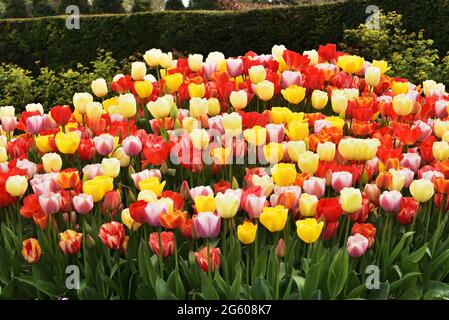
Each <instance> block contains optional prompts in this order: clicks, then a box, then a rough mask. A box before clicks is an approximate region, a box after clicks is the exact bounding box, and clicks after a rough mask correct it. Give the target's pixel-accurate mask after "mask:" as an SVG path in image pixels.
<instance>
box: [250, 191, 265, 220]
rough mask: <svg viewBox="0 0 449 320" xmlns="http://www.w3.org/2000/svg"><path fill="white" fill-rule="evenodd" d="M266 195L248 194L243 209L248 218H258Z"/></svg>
mask: <svg viewBox="0 0 449 320" xmlns="http://www.w3.org/2000/svg"><path fill="white" fill-rule="evenodd" d="M265 202H266V197H264V196H260V197H259V196H256V195H254V194H250V195H249V196H248V198H247V199H246V203H245V210H246V211H247V212H248V216H249V218H250V219H258V218H259V216H260V214H261V213H262V212H263V209H264V207H265Z"/></svg>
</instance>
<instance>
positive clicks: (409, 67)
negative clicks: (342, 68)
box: [342, 12, 447, 83]
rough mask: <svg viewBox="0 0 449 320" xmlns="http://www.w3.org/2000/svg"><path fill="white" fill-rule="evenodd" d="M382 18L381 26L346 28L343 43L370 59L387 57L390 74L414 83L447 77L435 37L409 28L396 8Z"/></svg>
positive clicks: (349, 48)
mask: <svg viewBox="0 0 449 320" xmlns="http://www.w3.org/2000/svg"><path fill="white" fill-rule="evenodd" d="M379 21H380V28H379V29H369V28H368V27H367V26H366V25H365V24H361V25H359V26H358V27H357V28H355V29H348V30H345V32H344V37H343V42H344V44H343V45H342V47H343V48H344V49H346V50H348V51H349V52H351V53H354V54H358V55H360V56H362V57H364V58H365V59H368V60H373V59H376V60H386V61H388V62H389V65H390V68H391V69H390V74H392V75H394V76H396V77H402V78H407V79H410V81H412V82H414V83H421V82H422V81H424V80H427V79H435V80H438V81H444V80H446V81H447V79H442V74H440V72H439V71H440V70H439V68H440V57H439V56H438V50H437V49H435V48H434V47H433V40H430V39H425V37H424V34H423V31H419V32H417V33H415V32H412V33H409V32H408V31H406V30H405V28H404V24H403V19H402V16H401V15H400V14H397V13H395V12H389V13H387V14H381V15H380V20H379ZM446 74H447V73H446Z"/></svg>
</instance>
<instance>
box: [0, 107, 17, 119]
mask: <svg viewBox="0 0 449 320" xmlns="http://www.w3.org/2000/svg"><path fill="white" fill-rule="evenodd" d="M15 114H16V109H15V108H14V107H13V106H5V107H0V118H6V117H14V116H15Z"/></svg>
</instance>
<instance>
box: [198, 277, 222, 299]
mask: <svg viewBox="0 0 449 320" xmlns="http://www.w3.org/2000/svg"><path fill="white" fill-rule="evenodd" d="M201 291H202V294H203V298H204V299H205V300H219V299H220V297H219V296H218V293H217V291H216V290H215V288H214V286H213V285H212V281H211V279H209V277H208V276H207V275H206V274H205V273H203V274H202V275H201Z"/></svg>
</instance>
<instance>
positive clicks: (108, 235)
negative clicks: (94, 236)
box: [98, 221, 125, 250]
mask: <svg viewBox="0 0 449 320" xmlns="http://www.w3.org/2000/svg"><path fill="white" fill-rule="evenodd" d="M98 236H99V237H100V239H101V241H103V243H104V244H105V246H107V247H108V248H111V249H116V250H121V249H122V247H123V242H124V241H125V228H124V227H123V224H121V223H120V222H117V221H112V222H110V223H105V224H103V225H102V226H101V227H100V233H99V235H98Z"/></svg>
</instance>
